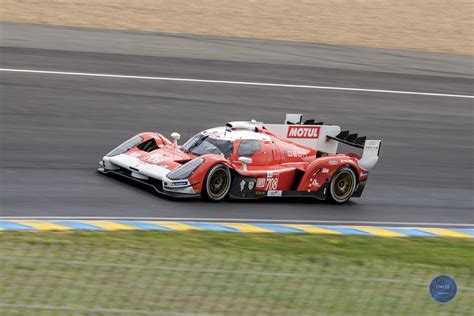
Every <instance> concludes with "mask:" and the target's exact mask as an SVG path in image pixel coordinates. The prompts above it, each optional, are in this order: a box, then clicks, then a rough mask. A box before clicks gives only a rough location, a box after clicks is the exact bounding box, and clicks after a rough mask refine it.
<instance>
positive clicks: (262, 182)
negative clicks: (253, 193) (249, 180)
mask: <svg viewBox="0 0 474 316" xmlns="http://www.w3.org/2000/svg"><path fill="white" fill-rule="evenodd" d="M266 182H267V180H266V179H265V178H258V179H257V189H263V188H265V183H266Z"/></svg>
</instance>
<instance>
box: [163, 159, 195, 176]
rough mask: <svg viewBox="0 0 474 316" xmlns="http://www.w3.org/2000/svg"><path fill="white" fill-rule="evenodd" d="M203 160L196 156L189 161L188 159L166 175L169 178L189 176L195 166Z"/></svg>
mask: <svg viewBox="0 0 474 316" xmlns="http://www.w3.org/2000/svg"><path fill="white" fill-rule="evenodd" d="M203 162H204V159H202V158H196V159H193V160H191V161H188V162H187V163H185V164H184V165H182V166H181V167H178V168H176V169H174V170H173V171H171V172H170V173H168V174H167V175H166V177H167V178H168V179H171V180H181V179H187V178H189V177H190V176H191V175H192V174H193V172H194V171H196V169H197V168H199V166H200V165H202V163H203Z"/></svg>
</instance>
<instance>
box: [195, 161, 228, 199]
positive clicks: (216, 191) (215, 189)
mask: <svg viewBox="0 0 474 316" xmlns="http://www.w3.org/2000/svg"><path fill="white" fill-rule="evenodd" d="M230 185H231V175H230V170H229V168H227V166H225V165H223V164H217V165H215V166H213V167H212V168H211V169H209V171H208V172H207V174H206V177H205V178H204V183H203V186H202V197H203V199H205V200H207V201H212V202H217V201H220V200H222V199H224V198H225V197H226V196H227V193H229V190H230Z"/></svg>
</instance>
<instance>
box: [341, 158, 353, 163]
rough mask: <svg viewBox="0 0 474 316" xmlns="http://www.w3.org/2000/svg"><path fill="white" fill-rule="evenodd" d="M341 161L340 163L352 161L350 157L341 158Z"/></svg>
mask: <svg viewBox="0 0 474 316" xmlns="http://www.w3.org/2000/svg"><path fill="white" fill-rule="evenodd" d="M341 162H342V163H348V162H352V160H350V159H341Z"/></svg>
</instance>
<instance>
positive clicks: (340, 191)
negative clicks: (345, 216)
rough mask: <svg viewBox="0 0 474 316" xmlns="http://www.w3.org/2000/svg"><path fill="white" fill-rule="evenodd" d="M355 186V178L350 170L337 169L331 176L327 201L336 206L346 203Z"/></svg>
mask: <svg viewBox="0 0 474 316" xmlns="http://www.w3.org/2000/svg"><path fill="white" fill-rule="evenodd" d="M356 184H357V180H356V176H355V174H354V171H352V169H351V168H349V167H341V168H339V169H338V170H337V171H336V173H334V175H333V176H332V179H331V183H330V185H329V194H328V200H329V201H331V202H333V203H336V204H342V203H345V202H347V201H348V200H349V199H350V198H351V196H352V194H353V193H354V190H355V187H356Z"/></svg>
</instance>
